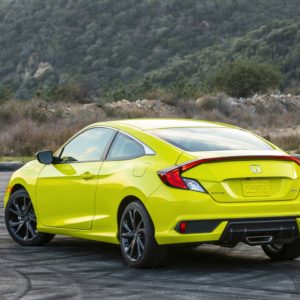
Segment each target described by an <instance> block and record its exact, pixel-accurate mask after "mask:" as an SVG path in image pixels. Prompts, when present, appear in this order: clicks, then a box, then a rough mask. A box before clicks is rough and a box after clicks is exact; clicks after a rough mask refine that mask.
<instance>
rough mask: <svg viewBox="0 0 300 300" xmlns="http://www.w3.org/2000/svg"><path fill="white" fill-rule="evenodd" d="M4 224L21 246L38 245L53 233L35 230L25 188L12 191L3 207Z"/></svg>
mask: <svg viewBox="0 0 300 300" xmlns="http://www.w3.org/2000/svg"><path fill="white" fill-rule="evenodd" d="M5 224H6V228H7V231H8V233H9V235H10V236H11V237H12V239H13V240H14V241H16V242H17V243H18V244H21V245H23V246H39V245H44V244H45V243H47V242H49V241H50V240H51V239H52V238H53V237H54V235H53V234H48V233H41V232H38V231H37V228H36V225H37V221H36V215H35V212H34V208H33V206H32V202H31V199H30V197H29V195H28V193H27V191H26V190H24V189H21V190H17V191H16V192H14V193H12V195H11V196H10V198H9V200H8V202H7V205H6V208H5Z"/></svg>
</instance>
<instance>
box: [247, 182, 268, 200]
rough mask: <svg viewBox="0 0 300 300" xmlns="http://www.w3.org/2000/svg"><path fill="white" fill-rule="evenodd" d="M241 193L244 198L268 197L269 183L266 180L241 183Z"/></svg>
mask: <svg viewBox="0 0 300 300" xmlns="http://www.w3.org/2000/svg"><path fill="white" fill-rule="evenodd" d="M243 192H244V196H246V197H260V196H270V194H271V190H270V183H269V181H268V180H251V181H250V180H249V181H248V180H247V181H243Z"/></svg>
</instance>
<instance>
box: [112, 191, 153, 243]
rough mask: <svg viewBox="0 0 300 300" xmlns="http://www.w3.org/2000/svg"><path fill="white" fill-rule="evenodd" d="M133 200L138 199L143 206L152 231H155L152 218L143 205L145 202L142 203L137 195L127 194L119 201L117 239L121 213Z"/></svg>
mask: <svg viewBox="0 0 300 300" xmlns="http://www.w3.org/2000/svg"><path fill="white" fill-rule="evenodd" d="M134 201H138V202H139V203H140V204H141V205H142V206H143V207H144V208H145V210H146V211H147V213H148V215H149V217H150V220H151V223H152V225H153V228H154V232H155V226H154V223H153V220H152V217H151V214H150V211H149V209H148V208H147V207H146V206H145V204H144V203H143V201H142V200H141V199H139V198H138V197H137V196H134V195H128V196H126V197H124V198H123V199H122V201H121V202H120V204H119V207H118V212H117V224H118V231H117V232H118V234H117V237H118V240H119V230H120V222H121V217H122V213H123V211H124V209H125V208H126V207H127V206H128V205H129V204H130V203H131V202H134Z"/></svg>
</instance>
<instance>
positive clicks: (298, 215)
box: [145, 185, 300, 245]
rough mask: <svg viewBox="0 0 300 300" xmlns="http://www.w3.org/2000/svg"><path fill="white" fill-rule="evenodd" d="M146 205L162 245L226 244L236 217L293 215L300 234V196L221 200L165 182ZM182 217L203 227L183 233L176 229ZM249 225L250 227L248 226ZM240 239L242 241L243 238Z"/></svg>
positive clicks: (243, 218) (258, 217)
mask: <svg viewBox="0 0 300 300" xmlns="http://www.w3.org/2000/svg"><path fill="white" fill-rule="evenodd" d="M145 205H146V208H147V210H148V212H149V213H150V216H151V218H152V221H153V224H154V227H155V238H156V241H157V243H158V244H161V245H165V244H180V243H206V242H207V243H210V242H211V243H221V242H223V244H224V241H222V240H221V238H222V235H223V233H224V232H225V231H226V229H227V228H228V227H227V226H228V224H229V223H230V222H232V221H234V220H249V219H251V220H262V219H273V220H274V219H275V220H278V219H289V220H290V219H294V224H296V225H297V229H296V230H295V232H296V231H297V232H298V235H299V228H300V198H297V199H295V200H292V201H269V200H268V201H261V202H237V203H232V202H231V203H219V202H217V201H215V200H213V199H212V198H211V197H210V196H209V195H208V194H202V193H198V192H193V191H185V190H179V189H172V188H169V187H167V186H164V185H162V186H161V187H160V188H159V189H158V190H156V191H155V192H154V193H153V194H152V195H151V196H150V197H149V198H148V201H147V202H146V203H145ZM181 221H194V222H195V223H197V222H200V223H199V224H200V225H201V226H202V228H203V230H202V231H201V232H197V231H194V232H191V233H186V234H181V233H179V232H178V229H177V230H176V226H178V223H180V222H181ZM279 223H280V222H279ZM279 223H278V224H279ZM199 224H198V225H199ZM275 224H276V222H275ZM196 225H197V224H196ZM267 225H268V224H267ZM268 226H269V225H268ZM276 226H277V225H276ZM276 226H275V227H276ZM278 226H279V227H280V225H278ZM196 227H197V226H196ZM250 227H251V226H250ZM247 228H249V227H248V226H247V227H246V230H248V229H247ZM265 229H268V227H267V228H266V227H262V230H263V231H264V230H265ZM271 229H272V228H271ZM242 230H244V229H242ZM274 230H276V228H275V229H274ZM265 231H266V230H265ZM254 233H255V234H256V233H257V232H254ZM238 240H241V241H242V240H243V238H238ZM233 242H234V241H233ZM228 243H229V242H228Z"/></svg>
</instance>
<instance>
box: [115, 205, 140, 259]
mask: <svg viewBox="0 0 300 300" xmlns="http://www.w3.org/2000/svg"><path fill="white" fill-rule="evenodd" d="M145 233H146V230H145V224H144V220H143V217H142V215H141V213H140V212H139V211H138V209H137V208H132V209H129V210H128V211H127V212H126V214H125V215H124V217H123V218H122V223H121V245H122V248H123V251H124V253H125V255H126V257H127V258H128V259H129V260H131V261H138V260H139V259H141V257H142V256H143V254H144V249H145V240H146V238H145Z"/></svg>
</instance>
